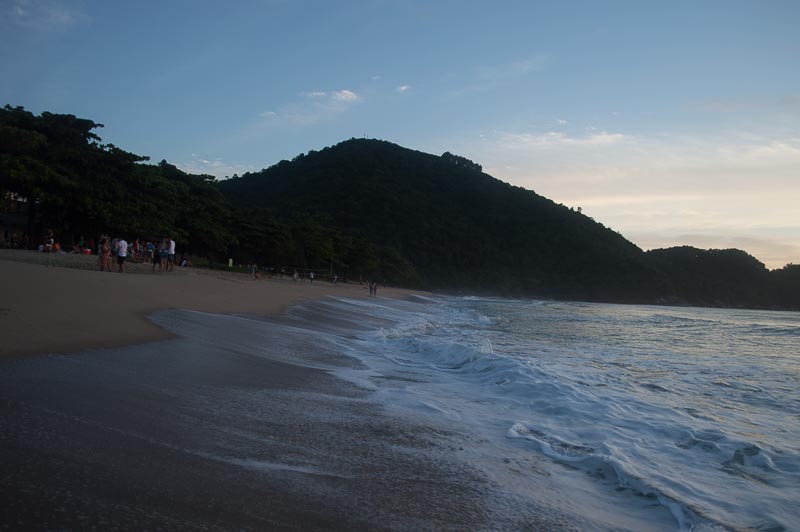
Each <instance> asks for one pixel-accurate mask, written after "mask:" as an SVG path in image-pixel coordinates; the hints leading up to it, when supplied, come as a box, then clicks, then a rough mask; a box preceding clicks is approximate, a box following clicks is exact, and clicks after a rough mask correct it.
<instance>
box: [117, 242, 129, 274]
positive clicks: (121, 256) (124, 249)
mask: <svg viewBox="0 0 800 532" xmlns="http://www.w3.org/2000/svg"><path fill="white" fill-rule="evenodd" d="M127 256H128V242H126V241H125V239H124V238H120V239H119V240H118V241H117V264H118V265H119V273H122V269H123V265H124V264H125V257H127Z"/></svg>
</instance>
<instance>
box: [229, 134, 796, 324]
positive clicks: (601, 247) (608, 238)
mask: <svg viewBox="0 0 800 532" xmlns="http://www.w3.org/2000/svg"><path fill="white" fill-rule="evenodd" d="M219 187H220V189H221V190H222V192H223V194H224V195H225V197H226V198H228V200H229V201H230V202H231V203H232V204H233V205H234V206H236V208H237V209H239V210H243V211H248V212H250V213H251V217H253V219H258V218H259V217H264V218H265V219H278V220H291V219H296V218H298V217H299V218H300V219H305V220H308V219H314V220H317V222H318V223H322V224H325V225H327V226H328V227H329V228H332V229H335V231H337V232H341V233H343V234H345V235H348V238H349V239H350V240H349V241H350V242H351V243H352V242H361V243H362V245H361V246H356V248H355V250H356V251H358V249H362V250H364V251H363V252H355V253H353V251H354V248H353V246H350V247H349V254H348V257H347V260H345V261H343V262H341V261H340V266H341V267H343V268H345V269H349V271H350V273H351V274H356V273H359V274H364V275H368V276H375V275H378V276H384V277H385V276H388V277H389V278H390V280H392V281H395V282H401V283H407V284H411V285H418V286H426V287H431V288H435V289H450V290H462V291H467V292H475V291H481V292H491V293H504V294H516V295H530V296H544V297H558V298H577V299H589V300H602V301H627V302H650V303H672V304H700V305H711V306H749V307H764V308H776V307H777V308H800V267H798V266H791V265H789V266H787V267H785V268H783V269H781V270H776V271H774V272H769V271H768V270H767V269H766V268H765V267H764V265H763V264H762V263H760V262H758V261H757V260H756V259H754V258H753V257H751V256H750V255H748V254H746V253H745V252H743V251H739V250H708V251H704V250H699V249H695V248H689V247H679V248H671V249H666V250H655V251H651V252H648V253H644V252H643V251H642V250H640V249H639V248H638V247H636V246H635V245H634V244H632V243H631V242H629V241H628V240H626V239H625V238H624V237H622V236H621V235H620V234H618V233H616V232H614V231H612V230H611V229H608V228H606V227H604V226H603V225H602V224H600V223H597V222H595V221H594V220H592V219H591V218H589V217H587V216H584V215H583V214H581V213H579V212H576V211H574V210H572V209H569V208H567V207H564V206H563V205H558V204H556V203H554V202H553V201H551V200H549V199H547V198H544V197H542V196H539V195H538V194H536V193H534V192H532V191H530V190H526V189H523V188H520V187H515V186H511V185H509V184H507V183H504V182H502V181H500V180H498V179H495V178H493V177H492V176H490V175H488V174H486V173H484V172H483V171H482V168H481V167H480V165H478V164H476V163H474V162H472V161H470V160H468V159H466V158H464V157H460V156H457V155H453V154H450V153H444V154H443V155H441V156H436V155H431V154H427V153H422V152H419V151H414V150H410V149H407V148H403V147H401V146H398V145H395V144H392V143H390V142H385V141H379V140H368V139H351V140H348V141H345V142H342V143H340V144H337V145H335V146H332V147H330V148H326V149H323V150H321V151H311V152H309V153H307V154H301V155H298V156H297V157H295V158H294V159H292V160H291V161H281V162H280V163H278V164H276V165H274V166H272V167H270V168H268V169H265V170H262V171H260V172H255V173H248V174H245V175H243V176H241V177H236V178H234V179H230V180H226V181H222V182H220V183H219ZM295 227H297V226H296V224H295ZM310 230H311V232H312V233H313V232H314V231H315V229H314V228H313V227H312V228H310ZM295 238H296V239H297V238H301V237H300V236H299V235H297V234H295ZM332 252H333V251H332Z"/></svg>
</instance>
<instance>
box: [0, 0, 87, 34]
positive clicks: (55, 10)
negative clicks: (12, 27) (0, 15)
mask: <svg viewBox="0 0 800 532" xmlns="http://www.w3.org/2000/svg"><path fill="white" fill-rule="evenodd" d="M5 12H6V16H7V17H8V18H9V19H10V20H11V21H13V22H14V23H16V24H18V25H20V26H23V27H25V28H29V29H34V30H41V31H47V30H61V29H65V28H68V27H70V26H72V25H73V24H75V23H76V22H77V21H78V19H79V18H80V14H79V13H78V12H77V11H75V10H74V8H72V9H70V8H67V7H64V5H62V3H61V2H57V1H54V0H12V1H11V2H9V3H8V4H7V6H6V8H5Z"/></svg>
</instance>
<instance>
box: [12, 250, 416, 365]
mask: <svg viewBox="0 0 800 532" xmlns="http://www.w3.org/2000/svg"><path fill="white" fill-rule="evenodd" d="M96 267H97V258H96V257H87V256H83V255H54V254H45V253H39V252H34V251H19V250H0V338H2V340H0V357H8V356H15V355H27V354H37V353H55V352H57V353H69V352H75V351H80V350H84V349H89V348H102V347H118V346H123V345H129V344H134V343H141V342H147V341H152V340H160V339H165V338H169V337H170V334H169V333H168V332H166V331H164V330H163V329H161V328H159V327H158V326H156V325H155V324H153V323H152V322H150V321H149V320H148V319H147V315H148V314H150V313H152V312H154V311H157V310H162V309H173V308H174V309H187V310H199V311H204V312H215V313H223V314H224V313H247V314H261V315H277V314H280V313H281V312H283V311H284V310H285V309H286V308H287V307H288V306H291V305H293V304H296V303H299V302H301V301H304V300H309V299H323V298H325V297H328V296H332V295H335V296H345V297H364V296H367V295H368V294H367V290H366V288H365V287H364V286H360V285H358V284H344V283H339V284H338V285H335V286H334V285H333V284H331V283H329V282H324V281H319V280H318V281H316V282H314V283H308V282H305V283H304V282H292V281H291V280H289V279H258V280H253V279H252V277H251V276H250V275H247V274H236V273H229V272H223V271H214V270H205V269H194V268H176V269H175V271H173V272H170V273H159V272H155V273H154V272H153V271H152V267H151V266H150V265H149V264H126V269H127V271H126V272H125V273H123V274H119V273H117V272H116V271H114V272H111V273H108V272H100V271H97V270H96ZM379 293H380V296H381V297H405V296H406V295H407V294H408V292H407V291H405V290H399V289H381V290H380V292H379Z"/></svg>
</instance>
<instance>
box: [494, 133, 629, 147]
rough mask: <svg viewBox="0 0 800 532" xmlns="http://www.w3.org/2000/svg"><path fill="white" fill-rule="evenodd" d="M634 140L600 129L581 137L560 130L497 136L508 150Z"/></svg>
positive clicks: (604, 143)
mask: <svg viewBox="0 0 800 532" xmlns="http://www.w3.org/2000/svg"><path fill="white" fill-rule="evenodd" d="M633 141H635V138H634V137H631V136H629V135H624V134H622V133H609V132H607V131H599V132H597V133H592V134H589V135H584V136H580V137H577V136H570V135H568V134H567V133H563V132H560V131H547V132H545V133H511V132H504V133H500V134H499V135H498V136H497V137H496V142H497V143H498V144H499V145H501V146H502V148H503V149H506V150H532V149H536V150H542V149H558V148H580V147H591V146H605V145H610V144H618V143H621V142H633Z"/></svg>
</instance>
